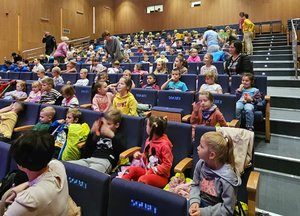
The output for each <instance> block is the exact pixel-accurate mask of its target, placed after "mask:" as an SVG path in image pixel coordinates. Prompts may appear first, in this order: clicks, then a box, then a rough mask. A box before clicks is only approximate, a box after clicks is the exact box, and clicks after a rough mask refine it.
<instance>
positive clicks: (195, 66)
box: [188, 63, 200, 74]
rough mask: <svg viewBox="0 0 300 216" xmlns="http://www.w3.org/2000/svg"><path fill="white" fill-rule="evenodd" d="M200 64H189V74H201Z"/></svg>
mask: <svg viewBox="0 0 300 216" xmlns="http://www.w3.org/2000/svg"><path fill="white" fill-rule="evenodd" d="M199 65H200V64H199V63H188V73H189V74H198V73H199Z"/></svg>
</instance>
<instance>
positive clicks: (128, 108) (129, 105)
mask: <svg viewBox="0 0 300 216" xmlns="http://www.w3.org/2000/svg"><path fill="white" fill-rule="evenodd" d="M113 108H115V109H117V110H120V111H121V113H122V114H123V115H129V116H137V115H138V113H137V101H136V99H135V97H134V96H133V94H132V93H131V92H128V94H126V95H124V96H123V97H122V96H121V95H120V93H117V94H116V96H115V98H114V100H113Z"/></svg>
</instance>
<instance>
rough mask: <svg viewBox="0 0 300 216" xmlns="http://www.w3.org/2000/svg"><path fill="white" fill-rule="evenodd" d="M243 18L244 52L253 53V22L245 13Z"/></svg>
mask: <svg viewBox="0 0 300 216" xmlns="http://www.w3.org/2000/svg"><path fill="white" fill-rule="evenodd" d="M244 16H245V18H246V19H245V20H244V23H243V33H244V42H245V52H246V53H247V54H248V55H252V54H253V45H252V39H253V31H254V26H255V25H254V24H253V22H251V20H249V19H248V18H249V15H248V14H245V15H244Z"/></svg>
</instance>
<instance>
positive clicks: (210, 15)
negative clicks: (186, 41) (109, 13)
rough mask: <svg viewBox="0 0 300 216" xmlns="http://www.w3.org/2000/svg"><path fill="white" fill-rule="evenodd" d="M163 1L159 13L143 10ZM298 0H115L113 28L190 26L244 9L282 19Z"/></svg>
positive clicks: (228, 19)
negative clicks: (197, 2)
mask: <svg viewBox="0 0 300 216" xmlns="http://www.w3.org/2000/svg"><path fill="white" fill-rule="evenodd" d="M155 4H163V5H164V12H163V13H153V14H146V13H145V8H146V6H149V5H155ZM299 10H300V2H299V0H276V1H274V0H251V1H244V0H226V1H223V0H202V5H201V7H196V8H191V7H190V1H187V0H164V1H163V0H160V1H159V0H153V1H148V0H139V1H137V0H127V1H123V0H115V32H116V33H126V32H136V31H140V30H141V29H145V30H146V31H151V30H161V29H176V28H190V27H196V26H206V25H207V24H213V25H221V24H234V23H237V22H238V19H239V17H238V14H239V12H240V11H245V12H247V13H248V14H250V18H251V19H252V20H253V21H254V22H256V21H268V20H283V22H284V23H286V21H287V19H290V18H295V17H299Z"/></svg>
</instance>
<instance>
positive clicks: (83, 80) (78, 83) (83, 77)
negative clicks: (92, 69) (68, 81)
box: [74, 68, 89, 86]
mask: <svg viewBox="0 0 300 216" xmlns="http://www.w3.org/2000/svg"><path fill="white" fill-rule="evenodd" d="M87 75H88V70H87V69H86V68H82V69H81V70H80V79H78V80H77V81H76V83H75V84H74V86H88V85H89V80H88V79H87V78H86V77H87Z"/></svg>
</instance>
